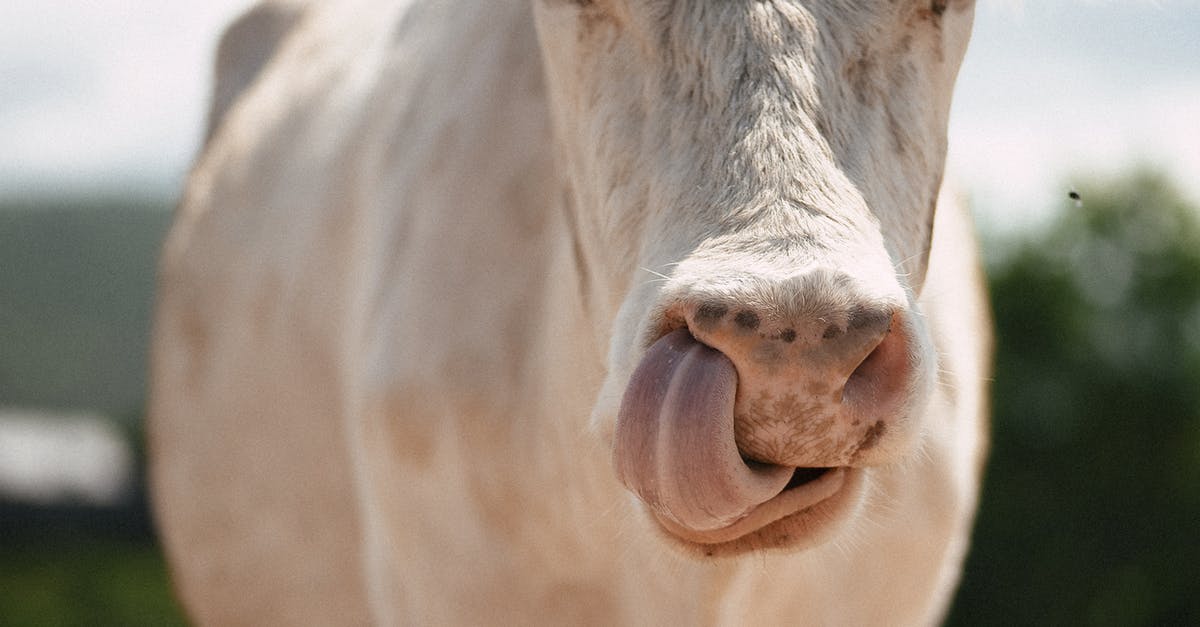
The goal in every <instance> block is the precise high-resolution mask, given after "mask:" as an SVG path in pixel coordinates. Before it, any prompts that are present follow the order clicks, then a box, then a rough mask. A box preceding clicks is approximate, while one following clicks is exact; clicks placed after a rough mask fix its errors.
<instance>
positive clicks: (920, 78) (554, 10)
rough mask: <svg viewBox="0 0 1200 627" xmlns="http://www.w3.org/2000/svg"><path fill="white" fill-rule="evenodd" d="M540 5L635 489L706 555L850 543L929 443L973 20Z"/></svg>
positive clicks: (702, 1)
mask: <svg viewBox="0 0 1200 627" xmlns="http://www.w3.org/2000/svg"><path fill="white" fill-rule="evenodd" d="M536 7H537V8H536V11H537V21H538V32H539V37H540V39H541V46H542V51H543V56H544V63H545V69H546V76H547V81H548V83H549V88H548V89H549V94H550V99H551V106H552V110H553V112H554V115H555V124H556V132H557V139H558V149H559V161H560V163H561V167H562V169H563V171H564V178H565V179H566V180H567V181H568V182H569V184H570V187H571V192H570V193H569V194H568V198H569V201H570V202H569V203H568V204H569V207H568V212H569V219H570V221H571V223H572V225H573V227H574V230H575V231H576V236H577V237H578V242H577V245H578V249H579V251H580V253H579V254H580V256H581V257H582V258H583V259H584V264H583V265H584V266H585V268H586V270H585V272H586V273H587V277H586V278H587V281H588V286H589V287H588V297H589V298H590V299H591V304H592V306H593V312H599V313H597V314H596V316H597V317H598V318H600V319H601V320H599V321H598V326H599V329H598V332H599V333H600V335H601V338H600V340H601V341H603V342H607V344H608V346H609V364H608V365H609V368H608V375H607V379H606V381H605V384H604V387H603V389H602V391H601V393H600V399H599V401H598V404H597V407H596V410H595V414H594V416H593V422H594V426H595V427H596V428H597V430H598V432H600V433H602V434H604V435H605V437H607V438H610V439H611V442H612V446H613V451H614V460H615V467H616V471H617V474H618V476H619V478H620V479H621V481H622V482H623V483H624V484H625V485H626V487H628V488H629V490H630V491H632V492H633V493H634V494H636V495H637V496H638V497H639V498H640V500H641V502H642V503H643V504H644V508H645V511H647V512H648V513H649V514H650V516H649V518H650V519H652V520H653V521H654V523H652V524H653V525H654V526H655V527H656V528H657V529H658V530H660V531H661V532H662V534H663V536H664V537H666V538H669V539H670V540H671V541H673V542H675V543H677V544H679V545H680V546H684V547H688V548H690V549H693V550H696V551H699V552H702V553H704V554H708V555H717V554H736V553H740V552H743V551H746V550H751V549H757V548H797V547H802V546H806V545H811V544H813V543H815V542H817V541H819V540H821V539H822V538H826V537H828V536H829V534H830V533H831V532H833V531H834V530H836V529H839V528H840V527H841V526H843V525H844V523H846V522H847V521H849V520H853V519H854V518H855V514H856V512H857V511H858V509H859V506H860V504H861V503H862V502H863V500H864V496H865V495H866V494H868V493H869V492H870V490H871V489H872V482H871V473H872V469H873V468H875V467H879V466H885V465H889V464H896V463H902V462H903V460H904V459H906V458H907V457H909V456H911V455H913V454H914V452H915V451H916V449H917V448H918V442H919V440H920V435H921V433H922V429H923V428H925V425H923V424H922V420H921V418H922V410H923V408H924V406H925V404H926V401H927V398H928V396H929V394H930V390H931V385H932V380H933V372H934V369H935V356H934V354H933V350H932V347H931V344H930V340H929V338H928V334H927V331H926V328H925V325H924V322H923V320H922V317H921V313H920V312H919V311H918V310H917V308H916V294H917V293H919V291H920V289H921V287H922V283H923V281H924V275H925V268H926V264H927V260H928V256H927V253H928V246H929V241H930V231H931V223H932V219H933V212H934V208H935V207H934V205H935V199H936V197H937V193H938V189H939V187H940V184H941V176H942V169H943V164H944V159H945V149H946V140H945V135H946V123H947V114H948V109H949V105H950V94H951V89H952V85H953V82H954V78H955V75H956V73H957V70H958V66H959V63H960V61H961V58H962V55H963V52H964V50H965V47H966V41H967V38H968V33H969V30H970V22H971V19H972V15H973V4H972V2H970V1H969V0H950V1H935V0H887V1H885V0H867V1H864V2H824V1H822V2H816V1H808V0H688V1H669V0H591V1H587V0H538V1H537V2H536Z"/></svg>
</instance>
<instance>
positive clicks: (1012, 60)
mask: <svg viewBox="0 0 1200 627" xmlns="http://www.w3.org/2000/svg"><path fill="white" fill-rule="evenodd" d="M469 1H471V0H468V2H469ZM474 1H480V2H482V1H490V0H474ZM249 4H250V3H249V2H248V1H247V0H206V1H204V2H177V1H175V2H171V1H168V2H163V1H162V0H92V1H87V0H42V1H40V2H34V1H33V0H7V1H5V2H0V198H5V197H10V198H11V197H30V196H38V195H46V194H56V193H66V194H74V195H79V194H88V193H105V192H109V193H111V192H123V191H131V190H132V191H137V192H141V193H146V194H151V195H156V196H162V197H166V198H171V197H173V196H174V195H175V194H176V192H177V190H178V189H179V188H180V186H181V184H182V180H183V177H184V175H185V173H186V171H187V168H188V165H189V162H190V160H191V158H192V156H193V154H194V152H195V150H196V148H197V146H198V144H199V141H200V136H201V129H202V125H203V119H204V112H205V110H206V107H207V104H206V103H207V94H208V91H209V84H210V81H211V70H210V68H211V58H212V55H213V51H214V48H215V45H216V40H217V37H218V36H219V33H220V31H221V28H222V27H223V25H224V24H225V23H227V22H228V21H229V20H230V19H232V17H234V16H235V15H236V14H237V13H238V12H240V11H241V10H243V9H244V8H245V7H247V6H248V5H249ZM975 26H976V28H975V32H974V35H973V37H972V42H971V47H970V49H969V50H968V53H967V59H966V61H965V62H964V64H963V69H962V71H961V72H960V75H959V83H958V89H957V90H956V94H955V105H954V110H953V114H952V117H951V125H950V144H951V148H950V154H949V160H948V167H947V170H948V174H949V176H950V178H951V180H953V181H955V182H956V184H957V185H958V187H959V188H960V189H961V190H963V191H964V192H966V193H967V194H968V196H969V198H971V199H972V201H973V203H974V205H975V209H976V212H977V214H979V215H980V218H981V220H982V221H983V222H985V223H986V224H987V225H988V226H989V227H991V228H997V229H1001V230H1003V229H1005V228H1015V227H1019V226H1021V225H1030V224H1033V225H1036V224H1037V223H1038V221H1039V220H1041V219H1043V217H1044V216H1046V215H1047V214H1048V213H1047V210H1048V209H1049V208H1050V207H1053V206H1057V205H1059V204H1061V198H1062V197H1063V196H1065V195H1066V192H1067V191H1068V189H1069V187H1070V186H1072V185H1075V186H1079V185H1082V184H1084V183H1085V182H1087V181H1091V180H1102V179H1103V178H1104V177H1106V176H1110V175H1112V174H1114V173H1116V172H1119V171H1121V170H1122V169H1124V168H1126V167H1128V166H1130V165H1132V164H1150V165H1158V166H1160V167H1162V168H1164V169H1165V170H1167V171H1168V172H1169V173H1171V174H1172V175H1174V177H1175V179H1176V180H1177V181H1178V182H1179V183H1180V184H1181V185H1182V186H1183V187H1184V188H1185V190H1186V192H1187V193H1188V194H1189V195H1190V196H1191V197H1192V198H1193V199H1194V200H1196V201H1197V202H1198V203H1200V0H1157V1H1154V0H1092V1H1088V0H1025V1H1023V2H1017V1H1012V0H979V4H978V9H977V11H976V20H975ZM1080 191H1081V193H1084V194H1085V199H1086V189H1082V190H1080Z"/></svg>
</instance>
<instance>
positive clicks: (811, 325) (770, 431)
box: [614, 299, 921, 555]
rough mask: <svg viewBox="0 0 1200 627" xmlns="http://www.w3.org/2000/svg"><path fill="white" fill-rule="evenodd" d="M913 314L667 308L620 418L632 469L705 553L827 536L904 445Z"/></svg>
mask: <svg viewBox="0 0 1200 627" xmlns="http://www.w3.org/2000/svg"><path fill="white" fill-rule="evenodd" d="M910 315H911V314H909V313H906V312H905V311H903V310H902V309H901V308H898V307H896V306H894V305H880V304H875V305H864V304H856V305H850V306H840V307H832V306H830V307H825V308H818V309H813V308H811V307H810V308H806V310H805V311H803V312H799V313H791V314H789V313H787V312H782V313H781V311H780V310H779V309H778V308H775V309H770V308H766V307H751V306H739V305H737V304H735V303H731V302H726V301H721V300H712V299H706V300H705V299H701V300H697V299H688V300H684V301H683V302H680V303H676V304H674V305H672V306H670V307H668V308H667V309H666V310H665V312H664V314H663V315H662V319H663V320H664V323H663V325H662V335H661V337H659V339H657V340H656V341H654V342H653V343H652V345H651V346H650V347H649V349H648V350H647V351H646V353H645V355H644V357H643V358H642V360H641V362H640V364H639V365H638V367H637V368H636V369H635V371H634V373H633V375H632V376H631V378H630V380H629V383H628V387H627V388H626V391H625V395H624V397H623V399H622V404H621V408H620V411H619V413H618V416H617V426H616V434H615V440H614V462H615V466H616V470H617V474H618V477H619V479H620V480H621V481H622V482H623V483H624V484H625V486H626V487H627V488H629V489H630V490H631V491H633V492H634V493H636V494H637V495H638V496H639V497H640V498H641V500H642V501H643V502H644V503H645V504H646V505H647V506H648V507H649V509H650V511H651V512H652V513H653V515H654V517H655V518H656V519H657V521H658V522H659V523H660V524H661V526H662V527H663V528H665V529H666V530H667V531H668V532H670V534H671V535H672V536H675V537H677V538H679V539H682V540H684V541H685V542H690V543H696V544H699V545H703V546H704V552H705V553H707V554H710V555H711V554H715V553H720V552H738V551H740V550H744V549H747V548H769V547H785V546H786V547H790V548H797V547H801V546H805V545H808V544H812V543H815V542H817V541H819V539H820V538H821V537H823V534H822V532H823V531H826V530H828V529H829V528H830V527H831V526H832V525H833V523H835V522H837V521H838V520H839V519H842V518H845V517H846V514H847V512H849V511H850V510H851V509H853V507H854V506H855V504H856V503H857V502H859V501H860V500H861V499H860V498H859V497H860V496H861V493H862V490H863V485H864V482H863V473H864V472H865V468H866V467H868V466H872V465H877V464H883V463H888V462H890V461H893V460H894V459H895V458H896V457H897V455H898V454H899V451H901V450H902V449H904V448H905V447H904V446H903V445H904V444H906V443H907V442H906V438H905V436H904V435H903V434H905V433H907V432H911V431H912V429H911V428H909V427H910V426H911V425H909V424H908V423H909V422H910V421H911V418H910V417H909V414H910V413H911V410H912V407H913V404H914V398H915V397H917V396H919V395H920V394H919V389H918V388H919V385H917V380H918V379H920V377H919V376H918V374H919V373H918V370H919V369H920V367H921V364H919V363H918V361H919V351H917V350H914V346H913V345H914V344H915V343H917V340H916V339H915V338H916V334H915V331H914V328H913V325H912V324H911V320H910Z"/></svg>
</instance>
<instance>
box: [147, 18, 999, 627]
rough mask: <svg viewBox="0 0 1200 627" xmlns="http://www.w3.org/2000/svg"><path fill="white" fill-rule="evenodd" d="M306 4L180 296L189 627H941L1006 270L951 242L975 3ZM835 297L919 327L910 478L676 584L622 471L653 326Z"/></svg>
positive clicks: (163, 353) (279, 52) (181, 466)
mask: <svg viewBox="0 0 1200 627" xmlns="http://www.w3.org/2000/svg"><path fill="white" fill-rule="evenodd" d="M286 4H287V5H288V9H287V11H284V12H282V13H281V14H282V15H285V16H286V18H285V19H286V20H288V24H289V25H291V30H290V31H289V32H287V34H286V36H279V35H272V37H274V38H275V39H276V40H277V41H278V42H279V44H278V47H277V49H276V50H275V52H274V54H273V55H272V56H271V57H270V59H269V60H268V61H266V62H265V63H264V62H262V61H261V59H259V58H257V57H256V58H252V59H249V60H247V63H248V64H257V65H254V67H253V68H249V70H248V71H249V73H250V75H252V76H255V77H256V78H254V79H253V80H252V81H251V82H249V83H248V84H246V86H245V90H244V91H243V92H242V93H241V95H240V96H239V97H238V98H237V99H236V100H230V101H229V104H224V105H222V106H221V107H220V108H219V110H218V109H214V111H216V112H217V113H216V115H217V117H218V119H216V120H214V122H215V124H214V130H213V135H212V136H211V139H210V141H209V143H208V145H207V147H206V148H205V150H204V153H203V154H202V155H201V157H200V159H199V161H198V163H197V165H196V168H195V170H194V172H193V174H192V176H191V178H190V180H189V182H188V186H187V190H186V195H185V199H184V202H183V203H182V206H181V208H180V211H179V215H178V218H177V222H176V224H175V226H174V228H173V229H172V232H171V235H170V238H169V240H168V243H167V245H166V249H165V254H164V261H163V266H162V275H161V281H160V295H159V304H158V311H157V319H156V326H155V339H154V352H153V370H152V390H151V406H150V411H151V425H150V441H151V447H152V471H153V475H152V479H153V484H152V488H153V492H154V497H155V506H156V510H157V514H158V520H159V522H160V525H161V528H162V531H163V539H164V542H165V545H166V548H167V551H168V556H169V558H170V561H171V564H172V570H173V573H174V577H175V582H176V586H177V590H178V592H179V594H180V596H181V598H182V600H183V601H184V604H185V606H186V607H187V609H188V611H189V613H190V614H191V616H192V617H193V618H195V619H196V620H197V621H198V622H201V623H206V624H230V623H232V624H259V625H263V624H361V623H366V622H374V623H379V624H397V623H398V624H531V623H540V624H576V623H589V624H688V625H690V624H714V625H716V624H725V625H735V624H747V623H751V622H752V621H764V622H767V623H768V624H770V623H789V624H814V625H822V624H827V625H851V624H853V625H868V624H881V625H884V624H885V625H897V624H927V623H931V622H935V621H936V620H938V618H939V617H940V616H941V614H942V613H943V612H944V610H945V607H946V605H947V603H948V600H949V596H950V594H951V592H952V590H953V588H954V584H955V582H956V581H957V577H958V572H959V568H960V564H961V560H962V557H963V555H964V552H965V550H966V545H967V537H968V533H969V528H970V524H971V520H972V517H973V512H974V509H975V502H976V493H977V488H978V479H979V471H980V466H981V460H982V455H983V450H984V448H985V445H984V440H985V438H984V435H983V424H982V421H983V418H982V416H983V406H984V404H985V401H984V387H985V386H984V380H985V378H986V376H987V365H986V364H987V355H988V354H989V353H988V351H989V341H988V333H987V331H986V318H987V316H986V310H985V308H984V305H983V300H982V297H981V292H980V278H979V274H978V270H977V267H976V262H975V249H974V243H973V236H972V235H971V232H970V226H969V224H968V220H967V219H966V217H965V215H964V214H963V212H962V211H961V210H960V209H959V208H958V206H957V205H956V204H954V203H952V202H947V201H946V199H945V198H943V199H942V201H941V202H940V203H939V204H940V209H939V210H938V211H937V213H936V218H934V217H933V216H931V215H930V214H931V212H932V211H933V205H934V202H935V196H936V194H937V190H938V189H939V187H940V181H941V172H942V166H943V159H944V153H945V122H946V115H947V111H948V106H949V98H950V92H951V87H952V83H953V79H954V74H955V72H956V71H957V65H958V62H959V60H960V58H961V54H962V49H963V48H964V47H965V43H966V38H967V31H968V30H969V24H970V16H971V12H972V7H971V6H970V3H969V2H964V1H962V0H958V1H953V2H950V3H949V8H947V9H946V11H945V13H944V14H942V15H940V16H936V15H934V14H933V13H932V12H930V11H929V10H928V9H927V8H926V7H927V4H928V3H926V2H916V1H910V0H903V1H901V2H898V3H885V2H864V3H842V2H819V3H818V2H801V1H798V0H797V1H786V0H774V1H763V2H749V1H747V2H742V1H741V0H738V1H737V2H734V1H728V2H726V1H725V0H719V1H718V0H695V1H694V2H674V3H671V2H662V1H661V0H596V1H595V2H591V3H580V2H573V1H568V0H536V1H535V2H533V5H534V10H533V11H532V12H531V11H530V9H529V6H528V5H527V4H526V3H524V2H518V1H516V0H495V1H489V2H471V3H452V2H449V1H433V2H412V1H410V0H390V1H368V0H345V1H343V2H336V3H334V2H329V3H314V4H313V5H311V6H309V7H307V8H303V9H302V11H303V13H298V12H296V11H298V9H297V8H296V5H295V3H286ZM266 13H270V12H266ZM261 14H263V12H262V11H260V13H259V15H261ZM535 22H536V28H537V32H536V33H535V30H534V28H535ZM251 30H252V29H245V28H244V29H243V32H246V33H248V34H247V35H246V36H253V34H252V33H251V32H250V31H251ZM229 45H231V46H232V45H234V44H232V43H231V44H229ZM252 56H254V55H252ZM246 69H247V68H243V70H246ZM226 71H230V72H235V73H236V72H237V70H236V69H228V70H226ZM235 80H241V79H235ZM221 112H223V115H222V113H221ZM931 220H932V221H933V222H934V224H933V227H932V230H933V236H932V250H929V247H928V242H929V238H930V234H929V224H930V221H931ZM926 262H927V263H926ZM818 270H820V271H831V272H832V271H836V272H840V273H843V274H846V275H848V276H851V277H852V278H853V279H854V280H855V281H856V284H857V285H861V286H863V288H862V289H863V292H864V293H865V294H867V295H868V296H869V297H870V298H873V299H876V300H878V301H880V302H889V303H896V304H897V305H898V306H903V307H907V308H909V309H910V311H911V312H912V318H913V322H912V324H913V325H914V328H915V329H916V330H915V331H914V333H915V336H919V337H921V338H925V341H923V342H921V345H920V346H919V347H917V350H921V351H924V352H925V353H927V354H928V360H927V361H928V364H929V368H930V373H931V374H930V375H929V376H930V377H932V376H934V375H933V374H932V373H933V372H935V370H934V365H935V364H936V373H937V375H936V377H937V380H936V384H935V385H931V386H929V390H930V391H929V393H928V396H922V398H921V399H920V400H921V402H920V403H916V404H915V405H914V406H913V408H912V411H914V412H916V415H914V417H913V420H912V424H913V433H912V434H910V435H911V440H912V441H913V442H915V444H911V446H907V447H906V448H905V450H906V451H907V453H906V454H905V455H903V456H902V458H899V459H897V460H896V461H895V462H894V463H890V464H887V465H883V466H878V467H873V468H870V469H867V476H866V481H867V482H868V489H867V496H866V497H865V499H864V500H863V502H862V503H860V504H859V506H858V508H857V513H856V514H855V517H854V519H853V520H852V522H851V523H850V524H849V525H848V526H847V528H846V529H845V530H843V531H842V532H841V533H839V534H838V535H837V536H836V537H835V538H833V539H832V540H830V541H828V542H826V543H824V544H822V545H820V546H817V547H815V548H811V549H808V550H805V551H802V552H799V553H776V552H771V553H749V554H745V555H743V556H741V557H738V558H726V559H721V560H716V561H705V560H699V559H696V558H694V557H689V556H685V555H683V554H681V553H678V552H676V551H675V550H674V549H672V548H671V547H670V546H668V545H667V544H666V543H665V542H664V541H663V539H662V538H661V537H660V535H659V534H658V532H656V531H655V530H654V529H653V527H652V525H651V524H650V523H649V521H648V520H647V519H646V517H645V516H644V514H643V513H642V512H641V510H640V508H639V507H638V505H637V503H636V502H635V500H634V499H633V498H632V497H631V496H630V495H629V494H628V493H627V492H625V491H624V490H623V489H622V488H621V487H620V486H619V485H618V484H617V482H616V481H615V480H614V476H613V472H612V470H611V466H610V460H609V457H610V451H609V438H610V436H611V430H612V421H613V417H614V416H615V411H616V404H617V403H618V402H619V401H620V398H621V393H622V391H623V390H624V385H625V382H626V381H627V380H628V377H629V373H630V372H631V371H632V368H633V367H634V366H635V365H636V364H637V362H638V359H639V358H640V355H641V353H642V351H643V350H644V347H645V344H646V342H647V341H648V340H649V339H652V337H651V335H652V334H653V330H652V329H653V326H654V324H655V314H656V312H659V311H660V310H661V307H662V306H663V305H662V304H663V303H664V302H666V301H667V300H669V299H670V298H672V297H673V296H678V295H679V294H683V293H691V292H696V291H707V292H706V293H719V294H724V295H729V294H740V293H743V292H742V291H739V290H741V287H739V285H733V286H732V287H731V286H728V285H726V286H724V287H723V284H722V283H721V281H720V280H719V279H720V277H723V276H724V277H728V276H755V277H759V278H760V279H761V280H762V281H763V282H764V283H765V284H775V285H779V284H786V283H787V282H788V281H792V280H795V279H796V277H799V276H802V275H805V274H806V273H812V272H814V271H818ZM662 277H665V278H662ZM735 283H736V281H735ZM829 289H830V290H832V288H829ZM768 291H769V290H768ZM833 296H836V294H833ZM931 380H932V379H931ZM589 417H590V418H589ZM899 446H900V445H897V447H899Z"/></svg>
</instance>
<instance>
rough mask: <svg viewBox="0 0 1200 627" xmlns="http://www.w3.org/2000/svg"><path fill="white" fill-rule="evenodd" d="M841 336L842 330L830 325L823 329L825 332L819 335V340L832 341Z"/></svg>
mask: <svg viewBox="0 0 1200 627" xmlns="http://www.w3.org/2000/svg"><path fill="white" fill-rule="evenodd" d="M841 334H842V329H841V328H840V327H838V325H836V324H831V325H829V326H827V327H825V332H824V333H822V334H821V339H823V340H832V339H833V338H835V337H837V336H839V335H841Z"/></svg>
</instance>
